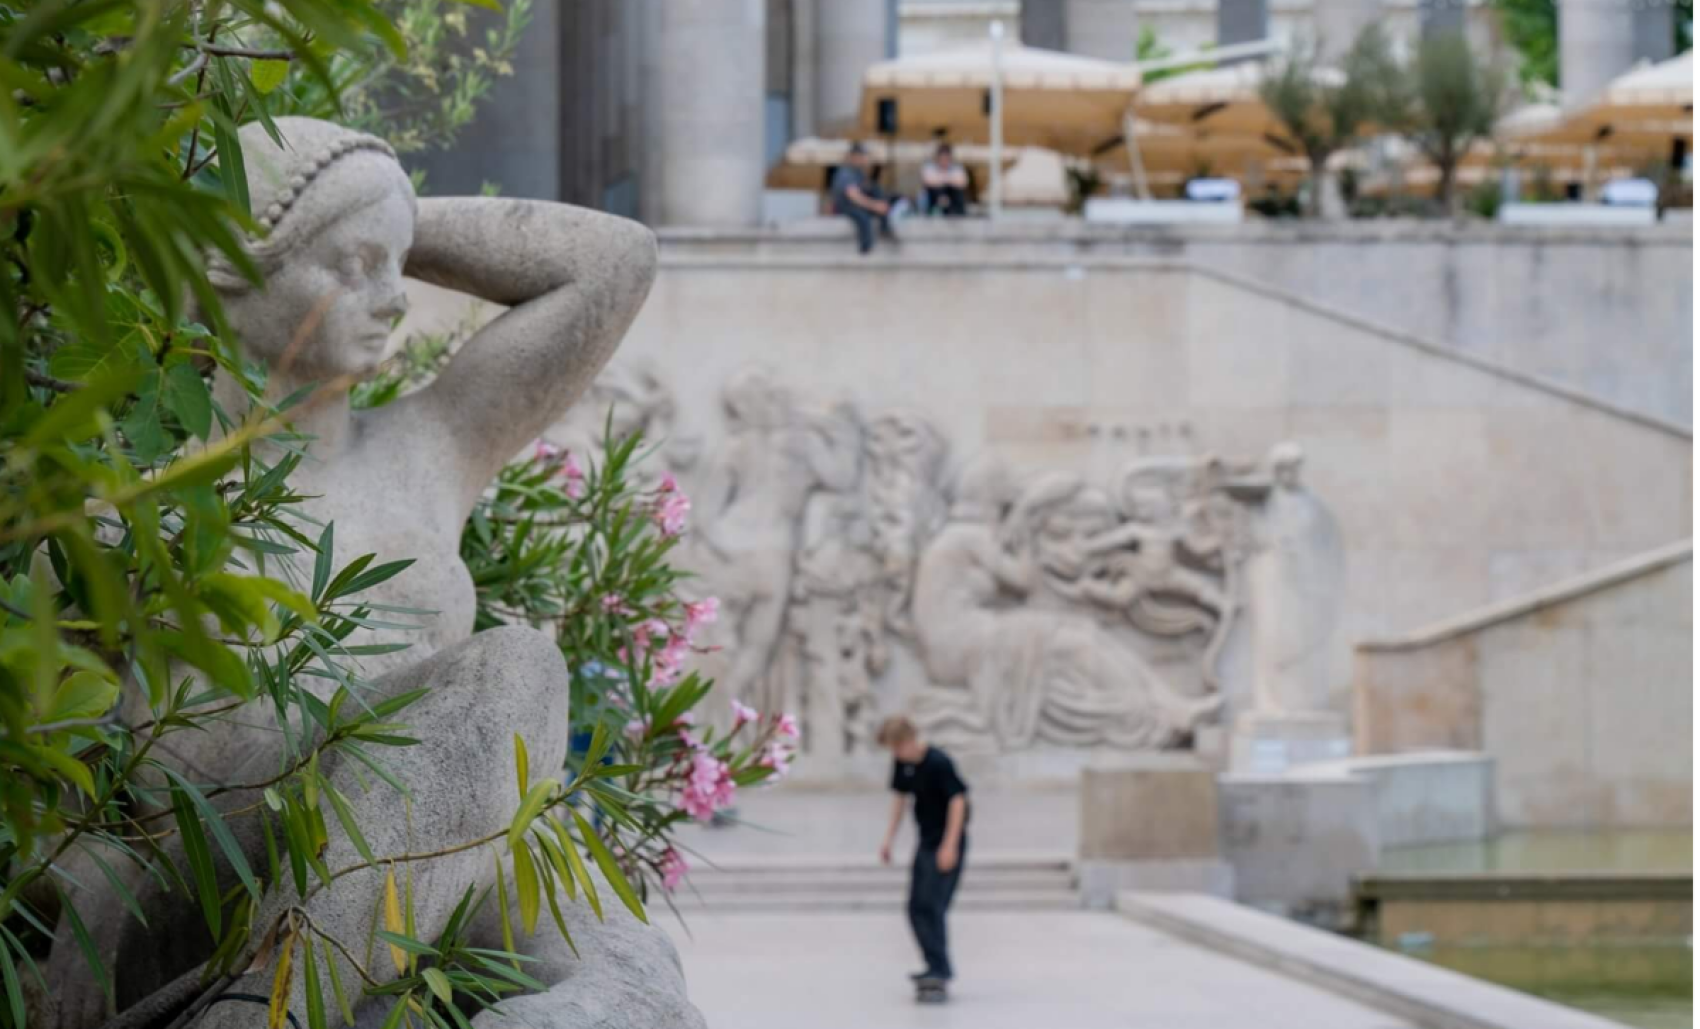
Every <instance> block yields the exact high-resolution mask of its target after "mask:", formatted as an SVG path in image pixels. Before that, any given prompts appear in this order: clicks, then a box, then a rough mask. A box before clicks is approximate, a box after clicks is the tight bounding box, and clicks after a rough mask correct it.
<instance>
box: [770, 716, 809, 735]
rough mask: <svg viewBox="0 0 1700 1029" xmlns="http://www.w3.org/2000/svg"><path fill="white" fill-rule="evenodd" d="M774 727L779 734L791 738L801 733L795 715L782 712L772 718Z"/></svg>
mask: <svg viewBox="0 0 1700 1029" xmlns="http://www.w3.org/2000/svg"><path fill="white" fill-rule="evenodd" d="M774 729H775V731H776V732H778V733H779V735H781V736H789V737H791V738H792V739H796V738H797V737H799V736H801V735H802V734H803V733H802V731H801V730H800V729H798V728H797V716H796V715H786V714H782V715H780V716H778V717H777V718H775V719H774Z"/></svg>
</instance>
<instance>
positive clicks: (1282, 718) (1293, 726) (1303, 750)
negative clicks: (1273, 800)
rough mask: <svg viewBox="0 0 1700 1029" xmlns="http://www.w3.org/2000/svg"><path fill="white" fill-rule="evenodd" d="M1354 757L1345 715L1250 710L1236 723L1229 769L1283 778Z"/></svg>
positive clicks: (1326, 712) (1231, 743)
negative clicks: (1297, 770) (1288, 773)
mask: <svg viewBox="0 0 1700 1029" xmlns="http://www.w3.org/2000/svg"><path fill="white" fill-rule="evenodd" d="M1351 754H1352V734H1351V732H1350V730H1348V729H1347V727H1346V719H1345V717H1344V716H1343V715H1338V714H1335V713H1334V712H1332V711H1313V712H1305V713H1303V714H1265V713H1260V712H1256V711H1248V712H1246V713H1245V714H1242V715H1240V716H1239V717H1238V718H1236V719H1235V720H1234V731H1233V735H1232V737H1231V738H1230V739H1229V741H1228V767H1229V768H1230V769H1231V770H1232V771H1233V772H1235V773H1237V774H1246V775H1280V774H1281V773H1282V772H1285V771H1286V770H1287V769H1289V768H1294V767H1297V766H1300V765H1307V764H1314V763H1316V762H1318V761H1339V760H1341V759H1343V758H1347V757H1350V756H1351Z"/></svg>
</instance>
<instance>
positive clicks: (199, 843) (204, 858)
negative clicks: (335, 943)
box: [171, 785, 305, 939]
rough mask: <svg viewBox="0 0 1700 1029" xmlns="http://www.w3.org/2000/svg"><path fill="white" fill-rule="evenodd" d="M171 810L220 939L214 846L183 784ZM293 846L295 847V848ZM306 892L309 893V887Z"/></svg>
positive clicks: (206, 911)
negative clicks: (208, 841) (209, 841)
mask: <svg viewBox="0 0 1700 1029" xmlns="http://www.w3.org/2000/svg"><path fill="white" fill-rule="evenodd" d="M171 809H172V814H173V815H175V816H176V820H177V833H178V835H179V836H180V837H181V838H182V840H183V853H184V856H185V857H186V858H187V859H188V861H189V873H190V876H191V878H193V879H194V880H195V889H196V892H197V893H199V895H200V898H201V914H202V916H204V917H205V918H206V922H207V928H208V929H209V930H211V932H212V935H213V938H214V939H217V938H218V937H219V936H220V935H222V933H223V929H224V922H223V911H222V908H221V906H220V904H219V895H218V878H217V876H216V875H215V874H214V872H213V860H212V848H211V847H209V846H208V845H207V838H206V835H205V834H204V833H202V831H201V822H200V819H199V818H197V817H196V814H195V804H194V801H192V800H190V799H189V794H188V793H187V792H185V791H184V790H183V788H182V787H181V786H177V785H173V786H172V787H171ZM290 849H291V851H293V850H294V848H293V847H292V848H290ZM302 892H303V893H305V890H303V891H302Z"/></svg>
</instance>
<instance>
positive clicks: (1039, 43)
mask: <svg viewBox="0 0 1700 1029" xmlns="http://www.w3.org/2000/svg"><path fill="white" fill-rule="evenodd" d="M1021 42H1022V45H1024V46H1032V47H1038V48H1040V49H1042V50H1062V49H1065V48H1066V47H1067V46H1068V7H1067V5H1066V4H1065V3H1064V0H1021Z"/></svg>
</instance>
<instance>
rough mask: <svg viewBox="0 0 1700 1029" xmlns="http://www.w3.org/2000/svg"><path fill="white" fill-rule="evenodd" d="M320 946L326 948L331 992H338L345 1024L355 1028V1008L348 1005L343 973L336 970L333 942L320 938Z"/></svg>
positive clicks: (351, 1028)
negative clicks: (343, 984)
mask: <svg viewBox="0 0 1700 1029" xmlns="http://www.w3.org/2000/svg"><path fill="white" fill-rule="evenodd" d="M319 946H320V947H322V948H324V952H325V969H326V970H327V971H328V972H330V977H331V992H332V993H334V994H336V1008H337V1010H338V1011H340V1012H342V1021H343V1024H344V1025H346V1026H348V1027H349V1029H353V1027H354V1009H353V1008H351V1007H349V1006H348V994H347V993H346V992H344V990H343V988H342V973H341V972H338V971H337V970H336V955H335V954H333V953H331V942H330V941H329V940H320V941H319Z"/></svg>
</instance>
